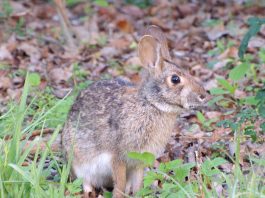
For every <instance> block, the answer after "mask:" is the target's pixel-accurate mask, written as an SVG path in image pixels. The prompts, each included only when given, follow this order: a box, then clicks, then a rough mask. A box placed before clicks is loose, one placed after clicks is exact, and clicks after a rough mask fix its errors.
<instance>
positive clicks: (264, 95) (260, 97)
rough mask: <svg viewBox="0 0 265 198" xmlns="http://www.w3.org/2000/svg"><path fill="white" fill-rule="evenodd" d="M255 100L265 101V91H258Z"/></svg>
mask: <svg viewBox="0 0 265 198" xmlns="http://www.w3.org/2000/svg"><path fill="white" fill-rule="evenodd" d="M256 99H257V100H261V101H262V100H263V101H265V89H260V90H259V91H258V92H257V95H256Z"/></svg>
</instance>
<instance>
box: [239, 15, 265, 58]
mask: <svg viewBox="0 0 265 198" xmlns="http://www.w3.org/2000/svg"><path fill="white" fill-rule="evenodd" d="M264 23H265V19H259V18H257V17H251V18H249V19H248V24H249V25H250V28H249V30H248V32H247V33H246V34H245V36H244V38H243V40H242V41H241V43H240V46H239V50H238V56H239V57H240V58H241V59H242V58H244V53H245V52H246V50H247V46H248V43H249V40H250V39H251V37H253V36H255V35H256V34H257V33H258V32H259V30H260V28H261V25H262V24H264Z"/></svg>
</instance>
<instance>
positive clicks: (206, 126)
mask: <svg viewBox="0 0 265 198" xmlns="http://www.w3.org/2000/svg"><path fill="white" fill-rule="evenodd" d="M196 115H197V118H198V120H199V122H200V124H201V125H202V127H203V128H204V129H205V130H207V131H212V130H213V128H212V124H213V123H214V122H216V121H217V118H216V119H209V120H207V119H206V118H205V116H204V115H203V114H202V113H201V112H200V111H197V114H196Z"/></svg>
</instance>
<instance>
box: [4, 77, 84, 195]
mask: <svg viewBox="0 0 265 198" xmlns="http://www.w3.org/2000/svg"><path fill="white" fill-rule="evenodd" d="M38 82H39V77H38V75H36V74H27V75H26V80H25V84H24V89H23V94H22V97H21V101H20V103H19V105H18V106H14V107H13V109H11V110H10V111H8V112H7V113H6V114H4V115H2V116H1V117H0V123H2V122H5V121H6V118H7V117H13V119H12V124H13V125H12V126H11V127H10V128H9V131H7V133H6V134H3V135H4V136H1V137H0V169H1V171H0V195H1V197H65V192H66V191H67V192H68V193H69V196H73V195H74V193H76V192H80V191H81V187H80V181H74V182H68V176H69V172H70V167H71V166H70V164H71V159H70V160H69V162H68V163H66V164H63V165H60V164H59V161H58V160H57V159H56V158H55V154H54V152H53V151H52V150H51V144H52V143H53V142H54V141H55V139H56V138H57V136H58V134H59V131H60V128H61V127H60V126H57V127H56V130H55V131H54V133H53V134H52V136H51V138H50V140H49V141H48V142H47V143H46V148H44V150H42V151H41V150H40V149H41V148H40V143H41V142H40V140H38V139H35V140H34V141H29V137H30V136H31V134H32V132H33V131H34V129H35V127H36V126H37V125H39V124H40V123H42V125H41V126H42V127H41V128H42V129H43V128H44V126H45V120H46V119H45V117H46V116H47V115H49V113H50V112H51V111H52V108H54V107H52V108H51V109H47V111H43V113H42V114H39V116H38V117H36V118H35V119H34V121H32V122H31V123H30V124H27V125H24V124H23V123H25V122H26V121H25V119H26V115H27V112H28V110H29V109H30V105H31V103H30V104H29V105H27V101H28V97H29V94H30V91H32V90H33V89H32V88H34V86H36V85H37V84H38ZM60 102H61V101H59V102H58V103H56V104H55V106H57V105H60ZM10 114H11V115H10ZM6 135H10V136H9V137H10V138H5V137H7V136H6ZM22 136H24V137H26V138H25V139H24V140H22V139H21V138H22ZM41 136H42V134H41ZM33 147H35V148H36V153H35V154H34V156H33V160H32V161H31V162H30V163H29V164H28V165H24V163H25V161H26V159H27V158H28V157H29V155H30V151H31V149H32V148H33ZM48 156H50V158H51V159H50V160H51V161H50V166H49V167H51V166H54V167H56V170H57V171H58V173H59V178H58V179H57V181H56V180H54V181H51V180H48V179H47V176H48V175H51V172H50V168H46V169H45V168H44V164H45V161H46V159H47V157H48Z"/></svg>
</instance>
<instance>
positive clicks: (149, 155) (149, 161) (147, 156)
mask: <svg viewBox="0 0 265 198" xmlns="http://www.w3.org/2000/svg"><path fill="white" fill-rule="evenodd" d="M142 158H143V159H144V162H145V164H147V165H149V166H152V165H153V164H154V162H155V156H154V155H153V154H152V153H148V152H144V153H143V154H142Z"/></svg>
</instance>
